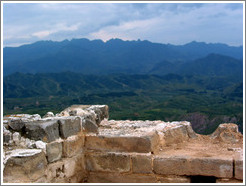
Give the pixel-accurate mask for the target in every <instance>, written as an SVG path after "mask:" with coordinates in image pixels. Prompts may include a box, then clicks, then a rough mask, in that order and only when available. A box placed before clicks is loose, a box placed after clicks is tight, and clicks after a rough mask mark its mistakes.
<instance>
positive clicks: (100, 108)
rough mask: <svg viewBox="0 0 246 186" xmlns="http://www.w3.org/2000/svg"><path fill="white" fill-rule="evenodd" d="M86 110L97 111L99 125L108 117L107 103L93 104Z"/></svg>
mask: <svg viewBox="0 0 246 186" xmlns="http://www.w3.org/2000/svg"><path fill="white" fill-rule="evenodd" d="M86 110H93V111H94V112H95V113H96V124H97V125H99V124H100V123H101V121H102V120H103V119H104V118H108V116H109V115H108V106H107V105H92V106H90V107H89V108H87V109H86Z"/></svg>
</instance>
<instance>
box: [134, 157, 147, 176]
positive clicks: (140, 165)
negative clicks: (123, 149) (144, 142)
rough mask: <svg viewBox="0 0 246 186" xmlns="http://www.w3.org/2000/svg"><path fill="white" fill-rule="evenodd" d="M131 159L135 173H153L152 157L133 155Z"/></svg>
mask: <svg viewBox="0 0 246 186" xmlns="http://www.w3.org/2000/svg"><path fill="white" fill-rule="evenodd" d="M131 159H132V172H133V173H142V174H145V173H146V174H147V173H152V157H151V155H133V156H132V157H131Z"/></svg>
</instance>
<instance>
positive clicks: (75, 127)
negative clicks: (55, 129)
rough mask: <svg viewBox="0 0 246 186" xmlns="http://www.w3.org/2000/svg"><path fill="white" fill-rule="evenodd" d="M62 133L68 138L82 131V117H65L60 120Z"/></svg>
mask: <svg viewBox="0 0 246 186" xmlns="http://www.w3.org/2000/svg"><path fill="white" fill-rule="evenodd" d="M58 123H59V130H60V135H61V137H62V138H68V137H69V136H72V135H75V134H77V133H79V132H80V131H81V118H80V117H76V116H75V117H74V116H70V117H64V118H63V119H60V120H59V121H58Z"/></svg>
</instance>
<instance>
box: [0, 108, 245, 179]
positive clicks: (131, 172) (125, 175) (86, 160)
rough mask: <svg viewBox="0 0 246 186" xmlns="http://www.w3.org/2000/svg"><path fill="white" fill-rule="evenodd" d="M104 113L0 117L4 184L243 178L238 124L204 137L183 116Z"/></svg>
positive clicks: (72, 111) (79, 110)
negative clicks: (127, 117) (121, 117)
mask: <svg viewBox="0 0 246 186" xmlns="http://www.w3.org/2000/svg"><path fill="white" fill-rule="evenodd" d="M107 118H108V106H106V105H73V106H71V107H69V108H67V109H65V110H64V111H62V112H61V113H59V114H56V115H54V114H53V113H49V112H48V113H47V114H46V115H45V116H44V117H43V118H41V117H40V116H39V115H26V114H22V115H11V116H8V117H4V120H3V123H4V125H3V139H4V152H3V160H4V161H3V166H4V182H8V183H10V182H18V183H19V182H24V183H29V182H30V183H32V182H34V183H78V182H97V183H98V182H99V183H102V182H105V183H109V182H111V183H128V182H130V183H142V182H144V183H146V182H147V183H152V182H153V183H189V182H191V180H192V176H195V175H199V176H212V177H214V179H216V182H218V183H225V182H226V183H234V182H235V183H236V182H242V179H243V149H242V148H243V144H242V134H240V133H239V132H238V128H237V125H236V124H221V125H220V126H219V127H218V128H217V130H216V131H215V132H214V133H213V134H211V135H209V136H203V135H199V134H196V133H195V132H194V131H193V129H192V127H191V124H190V123H189V122H187V121H179V122H178V121H174V122H164V121H148V120H146V121H129V120H125V121H115V120H107Z"/></svg>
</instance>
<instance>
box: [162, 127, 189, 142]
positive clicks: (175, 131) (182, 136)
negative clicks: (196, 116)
mask: <svg viewBox="0 0 246 186" xmlns="http://www.w3.org/2000/svg"><path fill="white" fill-rule="evenodd" d="M163 134H164V135H163V139H162V140H163V141H164V144H165V145H170V144H175V143H182V142H183V141H187V140H188V139H189V135H188V131H187V128H186V126H185V125H180V126H177V127H174V128H170V129H168V130H166V131H164V133H163Z"/></svg>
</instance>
